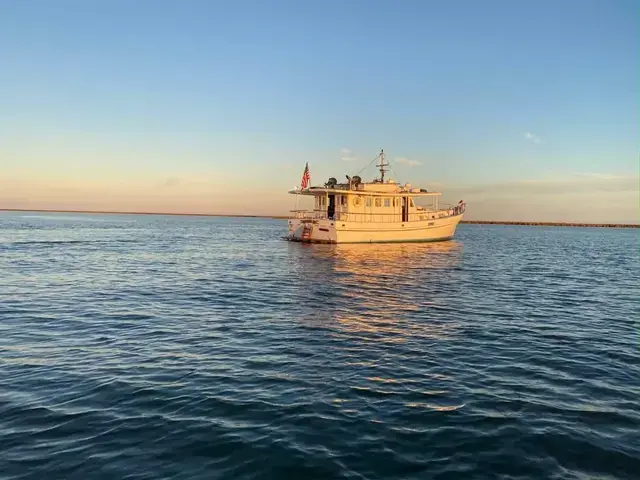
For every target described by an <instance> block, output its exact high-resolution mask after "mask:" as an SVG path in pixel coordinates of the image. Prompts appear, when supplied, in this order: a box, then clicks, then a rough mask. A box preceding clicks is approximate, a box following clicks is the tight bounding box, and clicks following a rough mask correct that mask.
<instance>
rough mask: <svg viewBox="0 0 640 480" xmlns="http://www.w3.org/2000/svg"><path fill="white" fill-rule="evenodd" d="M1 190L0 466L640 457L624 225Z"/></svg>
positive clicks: (637, 335)
mask: <svg viewBox="0 0 640 480" xmlns="http://www.w3.org/2000/svg"><path fill="white" fill-rule="evenodd" d="M285 233H286V223H285V221H284V220H271V219H259V218H213V217H195V216H193V217H190V216H161V215H157V216H156V215H147V216H145V215H108V214H103V215H101V214H68V213H64V214H63V213H60V214H55V213H36V212H33V213H27V212H4V213H0V479H18V478H20V479H82V480H85V479H89V478H90V479H110V480H111V479H129V480H134V479H158V478H176V479H285V478H291V479H301V480H311V479H354V480H355V479H428V478H438V479H448V478H450V479H465V478H474V479H475V478H500V479H524V478H539V479H592V478H598V479H623V478H625V479H632V478H633V479H638V478H640V329H639V324H640V248H639V236H638V230H636V229H605V228H571V227H567V228H562V227H548V228H547V227H529V226H500V225H464V224H463V225H460V226H459V228H458V230H457V232H456V237H455V239H454V240H451V241H448V242H442V243H431V244H389V245H384V244H380V245H317V246H315V245H306V244H298V243H288V242H285V241H283V240H281V238H280V237H281V236H282V235H284V234H285Z"/></svg>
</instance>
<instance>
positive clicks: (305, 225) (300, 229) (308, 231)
mask: <svg viewBox="0 0 640 480" xmlns="http://www.w3.org/2000/svg"><path fill="white" fill-rule="evenodd" d="M287 228H288V233H287V236H286V237H285V240H289V241H291V242H305V243H336V242H337V236H336V228H335V224H334V222H333V221H332V220H312V219H298V218H291V219H289V220H288V227H287Z"/></svg>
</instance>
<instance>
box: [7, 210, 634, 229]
mask: <svg viewBox="0 0 640 480" xmlns="http://www.w3.org/2000/svg"><path fill="white" fill-rule="evenodd" d="M0 212H36V213H37V212H44V213H81V214H100V215H174V216H185V217H230V218H234V217H235V218H271V219H275V220H286V219H288V218H290V217H289V216H285V215H254V214H228V213H169V212H120V211H107V210H57V209H54V210H52V209H42V208H37V209H33V208H2V207H0ZM460 223H466V224H480V225H526V226H541V227H601V228H640V224H637V223H585V222H545V221H539V222H532V221H507V220H504V221H503V220H461V221H460Z"/></svg>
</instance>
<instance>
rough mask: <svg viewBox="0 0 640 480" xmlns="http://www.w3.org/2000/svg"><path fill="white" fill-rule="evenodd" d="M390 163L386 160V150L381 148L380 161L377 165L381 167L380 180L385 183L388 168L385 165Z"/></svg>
mask: <svg viewBox="0 0 640 480" xmlns="http://www.w3.org/2000/svg"><path fill="white" fill-rule="evenodd" d="M388 166H389V164H388V163H385V162H384V150H380V163H379V164H378V165H376V167H380V182H381V183H384V174H385V172H386V170H385V169H384V167H388Z"/></svg>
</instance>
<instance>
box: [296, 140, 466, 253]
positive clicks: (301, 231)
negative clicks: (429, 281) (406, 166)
mask: <svg viewBox="0 0 640 480" xmlns="http://www.w3.org/2000/svg"><path fill="white" fill-rule="evenodd" d="M377 159H380V163H379V164H377V165H376V166H377V167H379V169H380V178H376V179H374V180H373V181H372V182H369V183H367V182H363V181H362V179H361V178H360V177H359V176H353V177H349V176H348V175H347V176H346V177H347V182H346V183H338V182H337V180H336V179H335V178H330V179H329V180H328V181H327V183H325V184H324V185H323V186H315V187H314V186H309V184H308V180H309V174H308V166H307V168H305V173H304V174H303V181H302V184H303V186H302V188H301V189H295V190H291V191H289V193H291V194H294V195H310V196H313V197H314V208H313V210H298V209H296V210H292V211H291V215H290V218H289V219H288V233H287V235H286V236H285V237H284V238H285V239H286V240H290V241H294V242H308V243H374V242H375V243H384V242H435V241H443V240H449V239H451V238H452V237H453V236H454V234H455V231H456V227H457V226H458V223H459V222H460V220H462V216H463V214H464V211H465V208H466V205H465V203H463V202H462V200H461V201H460V202H459V203H458V204H457V205H455V206H450V205H439V202H438V200H439V197H440V195H442V194H441V193H440V192H432V191H427V190H426V189H424V188H413V187H412V186H411V185H410V184H404V185H401V184H398V183H396V182H395V181H394V180H391V179H388V180H387V179H385V173H386V172H387V170H386V169H385V167H387V166H388V165H389V164H388V163H386V162H385V155H384V151H381V152H380V155H378V156H377V157H376V159H374V160H377ZM425 200H427V201H430V205H418V203H421V201H425Z"/></svg>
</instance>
